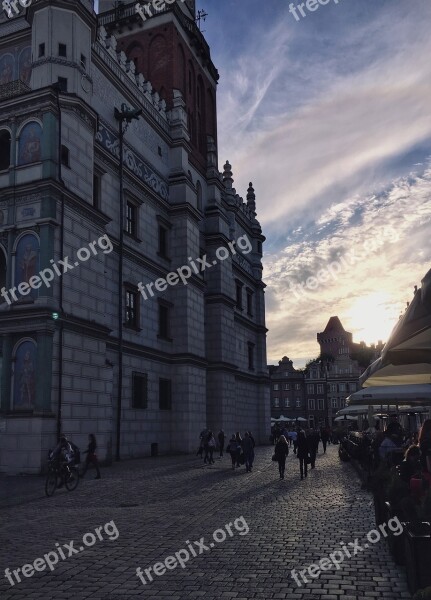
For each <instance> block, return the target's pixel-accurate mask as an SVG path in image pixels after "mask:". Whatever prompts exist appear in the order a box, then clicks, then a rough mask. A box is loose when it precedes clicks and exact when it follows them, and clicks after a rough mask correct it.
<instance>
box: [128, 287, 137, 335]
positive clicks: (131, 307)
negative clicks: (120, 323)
mask: <svg viewBox="0 0 431 600" xmlns="http://www.w3.org/2000/svg"><path fill="white" fill-rule="evenodd" d="M125 310H126V315H125V317H126V319H125V323H124V324H125V326H126V327H134V328H138V327H139V293H138V292H137V291H136V290H132V289H131V288H126V305H125Z"/></svg>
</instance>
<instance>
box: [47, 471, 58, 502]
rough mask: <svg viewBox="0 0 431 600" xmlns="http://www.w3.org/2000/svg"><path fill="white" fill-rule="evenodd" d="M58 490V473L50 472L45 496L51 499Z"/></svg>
mask: <svg viewBox="0 0 431 600" xmlns="http://www.w3.org/2000/svg"><path fill="white" fill-rule="evenodd" d="M56 489H57V473H56V472H55V471H48V475H47V476H46V481H45V494H46V495H47V496H48V497H50V496H53V495H54V493H55V490H56Z"/></svg>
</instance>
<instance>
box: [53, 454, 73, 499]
mask: <svg viewBox="0 0 431 600" xmlns="http://www.w3.org/2000/svg"><path fill="white" fill-rule="evenodd" d="M63 482H64V485H65V486H66V489H67V490H68V491H69V492H73V490H75V489H76V488H77V487H78V484H79V470H78V467H77V466H76V465H69V464H67V463H59V461H58V459H55V458H51V459H49V462H48V473H47V476H46V481H45V494H46V495H47V496H48V497H50V496H53V495H54V493H55V490H56V489H57V488H58V487H60V486H61V484H62V483H63Z"/></svg>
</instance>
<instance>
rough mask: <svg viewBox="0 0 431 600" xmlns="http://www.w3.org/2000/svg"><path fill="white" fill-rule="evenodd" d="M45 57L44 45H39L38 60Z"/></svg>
mask: <svg viewBox="0 0 431 600" xmlns="http://www.w3.org/2000/svg"><path fill="white" fill-rule="evenodd" d="M42 56H45V43H42V44H39V58H42Z"/></svg>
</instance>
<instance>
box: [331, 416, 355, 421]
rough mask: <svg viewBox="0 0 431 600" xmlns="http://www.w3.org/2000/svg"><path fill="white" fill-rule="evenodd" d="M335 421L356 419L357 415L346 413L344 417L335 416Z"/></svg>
mask: <svg viewBox="0 0 431 600" xmlns="http://www.w3.org/2000/svg"><path fill="white" fill-rule="evenodd" d="M334 421H356V417H353V416H352V415H344V417H343V416H340V417H335V419H334Z"/></svg>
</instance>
